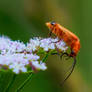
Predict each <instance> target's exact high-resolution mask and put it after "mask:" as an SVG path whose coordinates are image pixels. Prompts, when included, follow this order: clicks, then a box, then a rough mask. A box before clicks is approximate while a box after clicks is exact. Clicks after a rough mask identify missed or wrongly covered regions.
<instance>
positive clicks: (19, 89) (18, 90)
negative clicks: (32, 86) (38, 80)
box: [15, 73, 32, 92]
mask: <svg viewBox="0 0 92 92" xmlns="http://www.w3.org/2000/svg"><path fill="white" fill-rule="evenodd" d="M31 77H32V73H30V75H29V77H28V78H27V79H26V80H25V81H24V82H23V83H22V84H21V85H20V87H19V88H18V89H17V90H16V91H15V92H20V91H21V89H22V88H23V87H24V86H25V85H26V84H27V83H28V82H29V80H30V79H31Z"/></svg>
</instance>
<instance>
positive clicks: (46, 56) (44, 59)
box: [42, 53, 49, 62]
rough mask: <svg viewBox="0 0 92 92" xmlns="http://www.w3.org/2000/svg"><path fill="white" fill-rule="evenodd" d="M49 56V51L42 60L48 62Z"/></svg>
mask: <svg viewBox="0 0 92 92" xmlns="http://www.w3.org/2000/svg"><path fill="white" fill-rule="evenodd" d="M48 56H49V53H47V54H46V55H45V57H44V58H43V60H42V62H46V60H47V58H48Z"/></svg>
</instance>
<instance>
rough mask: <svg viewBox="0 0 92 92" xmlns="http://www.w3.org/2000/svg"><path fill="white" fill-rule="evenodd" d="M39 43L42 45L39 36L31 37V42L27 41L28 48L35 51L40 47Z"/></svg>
mask: <svg viewBox="0 0 92 92" xmlns="http://www.w3.org/2000/svg"><path fill="white" fill-rule="evenodd" d="M39 45H40V39H39V38H34V39H30V42H29V43H27V47H26V50H27V51H29V52H32V51H35V50H37V49H38V47H39Z"/></svg>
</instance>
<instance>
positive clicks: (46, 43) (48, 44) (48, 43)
mask: <svg viewBox="0 0 92 92" xmlns="http://www.w3.org/2000/svg"><path fill="white" fill-rule="evenodd" d="M40 47H42V48H43V49H44V50H45V51H48V50H49V49H55V45H54V43H53V42H52V39H51V38H46V39H42V40H41V44H40Z"/></svg>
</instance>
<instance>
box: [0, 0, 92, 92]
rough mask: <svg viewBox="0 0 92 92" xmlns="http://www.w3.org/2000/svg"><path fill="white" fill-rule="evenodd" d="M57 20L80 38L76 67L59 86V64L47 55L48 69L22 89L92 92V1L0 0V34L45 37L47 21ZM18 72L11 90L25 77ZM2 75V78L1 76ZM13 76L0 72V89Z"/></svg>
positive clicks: (0, 91) (24, 38)
mask: <svg viewBox="0 0 92 92" xmlns="http://www.w3.org/2000/svg"><path fill="white" fill-rule="evenodd" d="M53 20H54V21H56V22H58V23H60V24H62V25H63V26H64V27H66V28H68V29H70V30H71V31H72V32H74V33H75V34H76V35H78V37H79V38H80V41H81V50H80V52H79V54H78V56H77V66H76V68H75V70H74V72H73V73H72V75H71V76H70V78H69V79H68V80H67V81H66V82H65V84H64V85H63V86H62V87H60V85H59V83H60V82H61V81H62V79H63V74H62V67H63V65H64V64H62V63H61V62H60V60H59V58H57V57H53V56H52V57H49V59H48V61H47V66H48V69H47V70H46V71H44V72H43V71H41V72H38V73H36V74H34V75H33V77H32V80H30V81H29V82H28V83H27V85H25V87H24V88H23V89H22V90H21V92H92V1H91V0H0V35H6V36H8V37H10V38H11V39H13V40H21V41H23V42H25V43H26V42H27V41H28V40H29V39H30V38H31V37H34V36H41V37H47V36H48V32H49V31H48V28H47V27H46V26H45V23H46V22H47V21H53ZM28 76H29V75H28V74H25V75H24V74H21V75H18V76H17V78H16V80H15V82H14V83H13V85H12V86H11V89H10V92H15V89H16V88H17V87H18V86H19V85H20V84H21V83H22V82H23V81H24V80H25V79H26V78H27V77H28ZM2 78H3V79H2ZM11 79H12V74H10V73H8V72H6V73H3V72H1V73H0V82H2V83H3V84H0V92H5V91H3V89H5V88H6V87H7V85H8V83H9V81H10V80H11Z"/></svg>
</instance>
